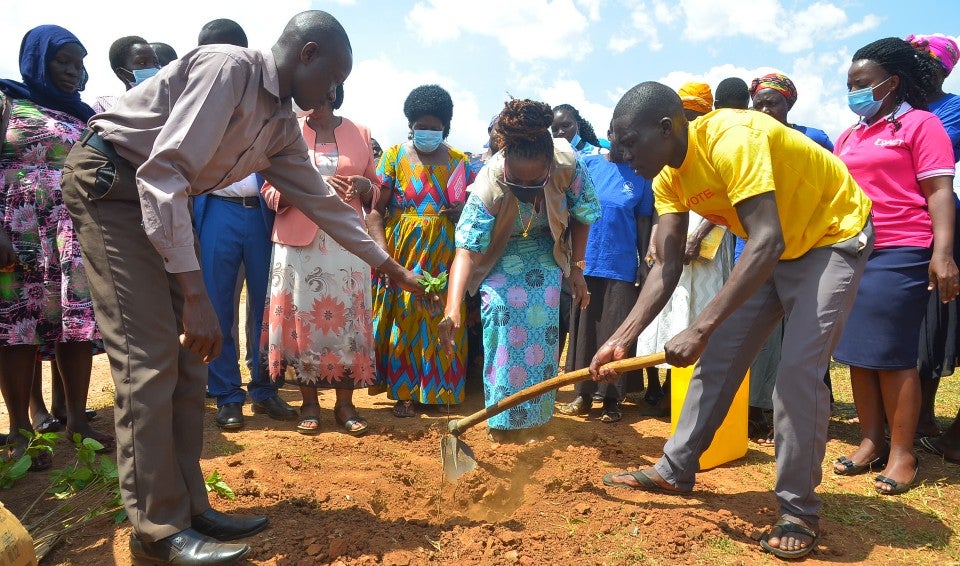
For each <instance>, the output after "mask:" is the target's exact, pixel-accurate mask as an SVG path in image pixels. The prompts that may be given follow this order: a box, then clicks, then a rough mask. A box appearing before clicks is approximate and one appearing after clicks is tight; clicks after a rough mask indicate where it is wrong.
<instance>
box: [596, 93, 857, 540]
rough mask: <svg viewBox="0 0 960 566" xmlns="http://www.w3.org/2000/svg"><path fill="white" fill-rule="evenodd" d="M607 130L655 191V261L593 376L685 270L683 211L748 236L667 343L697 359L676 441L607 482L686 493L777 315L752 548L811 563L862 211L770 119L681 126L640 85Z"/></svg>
mask: <svg viewBox="0 0 960 566" xmlns="http://www.w3.org/2000/svg"><path fill="white" fill-rule="evenodd" d="M613 133H614V136H615V138H616V140H617V142H618V144H619V145H620V146H621V147H623V148H624V149H625V150H626V151H627V152H628V153H629V154H630V165H631V166H632V167H633V169H634V170H635V171H636V172H637V173H638V174H640V175H642V176H643V177H646V178H648V179H651V178H653V179H655V180H654V184H653V187H654V194H655V195H656V206H657V212H658V213H659V214H660V220H659V228H658V229H657V233H656V245H657V251H658V256H659V259H658V262H657V263H656V264H655V265H654V266H653V268H652V270H651V272H650V274H649V275H648V276H647V279H646V283H645V284H644V287H643V289H642V291H641V293H640V297H639V299H638V300H637V303H636V305H635V306H634V308H633V310H632V311H631V312H630V315H629V316H628V317H627V319H626V321H624V323H623V325H621V327H620V328H619V329H618V330H617V332H616V333H614V335H613V337H611V339H610V340H609V341H608V342H607V343H606V344H605V345H604V346H603V347H601V348H600V350H599V351H598V352H597V354H596V356H595V357H594V359H593V363H592V364H591V369H592V370H593V372H594V378H595V379H610V378H611V377H613V376H611V375H610V372H601V371H599V367H600V366H601V365H602V364H604V363H606V362H609V361H612V360H614V359H619V358H623V357H624V356H626V354H627V352H626V351H625V348H624V346H625V345H627V344H630V343H631V342H632V340H634V339H636V337H637V335H638V334H639V332H640V331H641V330H642V329H643V328H645V327H646V326H647V325H648V324H649V323H650V321H651V320H653V319H654V317H656V316H657V313H659V312H660V310H661V309H662V308H663V306H664V304H665V303H666V302H667V299H668V298H669V297H670V294H671V293H672V292H673V289H674V288H675V287H676V284H677V280H678V278H679V276H680V271H681V268H682V267H683V252H684V242H685V239H686V234H687V212H688V211H690V210H692V211H694V212H696V213H698V214H700V215H701V216H703V217H704V218H707V219H708V220H710V221H711V222H714V223H716V224H720V225H723V226H726V227H728V228H729V229H730V230H731V231H732V232H733V233H735V234H737V235H738V236H741V237H743V238H746V239H747V244H746V246H745V247H744V249H743V253H742V255H741V256H740V260H739V261H738V262H737V264H736V266H735V267H734V269H733V272H732V273H731V274H730V278H729V279H728V281H727V282H726V284H724V286H723V288H722V289H721V290H720V292H719V293H718V294H717V296H716V297H715V298H714V299H713V301H711V302H710V303H709V304H708V305H707V307H706V308H705V309H704V310H703V311H702V312H701V313H700V315H699V316H698V317H697V318H696V319H695V320H694V322H693V323H692V324H691V325H690V328H688V329H686V330H684V331H683V332H681V333H679V334H678V335H677V336H675V337H674V338H673V339H671V340H670V341H669V342H667V344H666V346H665V350H666V354H667V361H668V362H669V363H670V364H671V365H673V366H678V367H682V366H688V365H690V364H693V363H695V362H696V361H697V360H698V359H699V360H700V362H699V364H697V368H696V370H695V371H694V374H693V379H692V381H691V383H690V386H689V389H688V393H687V397H686V400H685V401H684V406H683V410H682V411H681V415H680V420H679V422H678V424H677V430H676V432H675V433H674V435H673V436H672V437H671V438H670V439H669V440H668V441H667V443H666V445H665V446H664V449H663V451H664V455H663V457H662V458H661V459H660V461H659V462H657V464H656V465H655V466H654V467H652V468H648V469H644V470H636V471H632V472H630V471H628V472H616V473H612V474H607V475H606V476H604V483H605V484H607V485H610V486H622V487H628V488H633V489H641V490H647V491H657V492H662V493H688V492H689V491H690V490H692V488H693V484H694V480H695V476H696V473H697V471H699V459H700V455H701V454H702V453H703V452H704V450H706V448H707V447H708V446H709V445H710V441H711V440H712V438H713V435H714V433H715V432H716V429H717V427H718V426H719V425H720V423H721V422H722V420H723V418H724V416H725V415H726V414H727V410H728V409H729V407H730V403H731V402H732V400H733V396H734V394H735V393H736V391H737V389H738V388H739V386H740V383H741V382H742V380H743V376H744V375H745V374H746V372H747V369H748V368H749V367H750V363H751V362H752V361H753V359H754V358H755V357H756V355H757V353H758V351H759V350H760V348H761V346H762V345H763V343H764V342H765V340H766V338H767V336H768V335H769V334H770V332H771V331H772V330H773V329H774V327H775V326H776V325H777V324H778V323H779V322H780V320H781V319H782V318H784V317H785V316H786V317H787V323H786V327H785V333H784V340H783V353H782V356H781V360H780V366H779V367H780V368H781V370H780V371H778V375H777V383H776V388H775V390H774V399H773V402H774V429H775V431H776V446H777V454H776V458H777V485H776V489H775V491H776V495H777V499H778V501H779V503H780V515H781V517H780V520H779V521H777V523H776V524H775V525H774V527H773V528H772V529H771V531H770V532H769V533H768V534H767V535H766V536H764V537H763V539H762V540H761V541H760V544H761V546H763V548H764V549H766V550H768V551H769V552H771V553H773V554H775V555H777V556H779V557H781V558H797V557H800V556H804V555H806V554H808V553H809V552H810V551H811V550H812V549H813V548H814V546H815V545H816V542H817V537H818V535H819V524H818V523H819V517H818V514H819V511H820V507H821V501H820V498H819V497H818V496H817V494H816V493H815V490H816V487H817V485H819V483H820V480H821V469H822V463H823V458H824V454H825V452H826V443H827V423H828V421H829V417H830V396H829V391H828V389H827V386H826V385H825V384H824V383H823V379H822V377H823V373H824V371H826V369H827V366H828V364H829V362H830V355H831V354H832V352H833V349H834V347H835V346H836V343H837V340H838V339H839V337H840V335H841V333H842V330H843V325H844V322H845V321H846V316H847V313H848V311H849V309H850V306H851V305H852V303H853V300H854V297H855V296H856V291H857V287H858V285H859V283H860V276H861V274H862V273H863V270H864V267H865V266H866V262H867V257H868V256H869V255H870V252H871V251H872V249H873V227H872V224H871V222H870V207H871V203H870V200H869V199H868V198H867V196H866V195H865V194H864V193H863V191H862V190H861V189H860V187H858V186H857V184H856V183H855V182H854V181H853V179H852V178H851V177H850V174H849V173H848V172H847V169H846V167H845V166H844V165H843V163H841V162H840V161H839V160H838V159H837V158H836V157H834V156H833V155H830V154H829V153H827V152H825V151H823V149H821V148H820V147H819V146H817V145H816V144H815V143H814V142H812V141H810V140H809V139H807V137H806V136H804V135H803V134H801V133H799V132H796V131H794V130H791V129H789V128H786V127H784V126H783V125H781V124H780V123H779V122H777V121H776V120H774V119H772V118H770V117H769V116H766V115H764V114H761V113H760V112H752V111H745V110H733V109H721V110H716V111H714V112H711V113H709V114H707V115H705V116H702V117H700V118H698V119H697V120H696V121H694V122H692V123H688V122H687V120H686V118H685V117H684V115H683V109H682V106H681V102H680V98H679V96H677V94H676V93H675V92H673V90H671V89H670V88H669V87H667V86H665V85H662V84H659V83H655V82H646V83H642V84H639V85H637V86H636V87H634V88H633V89H631V90H630V91H629V92H627V93H626V94H625V95H624V96H623V98H622V99H621V100H620V102H619V103H618V104H617V107H616V109H615V110H614V116H613Z"/></svg>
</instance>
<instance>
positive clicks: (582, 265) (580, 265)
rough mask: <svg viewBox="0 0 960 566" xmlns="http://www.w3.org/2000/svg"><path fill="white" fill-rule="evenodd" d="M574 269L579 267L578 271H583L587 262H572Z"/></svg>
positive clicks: (582, 260)
mask: <svg viewBox="0 0 960 566" xmlns="http://www.w3.org/2000/svg"><path fill="white" fill-rule="evenodd" d="M573 266H574V267H579V268H580V271H583V270H584V269H586V268H587V260H584V259H581V260H580V261H575V262H573Z"/></svg>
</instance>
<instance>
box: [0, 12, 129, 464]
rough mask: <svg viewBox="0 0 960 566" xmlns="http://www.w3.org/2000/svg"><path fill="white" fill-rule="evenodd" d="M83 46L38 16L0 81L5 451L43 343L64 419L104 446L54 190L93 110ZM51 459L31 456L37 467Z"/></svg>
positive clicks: (93, 329) (86, 304) (89, 315)
mask: <svg viewBox="0 0 960 566" xmlns="http://www.w3.org/2000/svg"><path fill="white" fill-rule="evenodd" d="M85 56H86V50H85V49H84V48H83V46H82V45H81V44H80V41H79V40H78V39H77V38H76V36H74V35H73V34H72V33H70V32H69V31H67V30H65V29H63V28H61V27H59V26H50V25H47V26H40V27H37V28H34V29H32V30H30V31H29V32H28V33H27V34H26V36H25V37H24V40H23V44H22V46H21V50H20V71H21V74H22V75H23V82H22V83H21V82H18V81H12V80H2V81H0V99H2V102H3V104H4V107H5V108H6V109H7V110H8V111H9V116H10V118H9V123H8V125H7V131H6V135H5V137H4V140H3V150H2V153H0V175H2V178H3V191H2V193H0V269H2V272H0V384H2V386H3V387H2V390H3V398H4V402H5V403H6V405H7V408H8V410H9V411H10V431H11V433H12V434H11V436H10V439H9V440H10V442H11V443H12V444H13V445H14V447H13V449H12V451H11V455H12V456H14V457H17V456H19V454H21V453H22V452H23V449H24V447H25V443H26V438H24V437H22V436H21V435H19V434H17V432H18V431H19V430H27V431H31V430H33V429H32V426H31V424H30V420H29V416H28V397H29V393H30V387H31V383H32V381H33V375H34V365H35V359H36V356H37V352H38V350H39V348H40V346H44V345H47V346H53V348H54V350H55V352H56V359H57V363H58V365H59V366H60V370H61V371H60V373H61V375H62V376H63V379H64V386H65V394H66V400H67V423H66V425H67V429H68V431H69V432H71V433H73V432H76V433H80V434H81V436H84V437H91V438H94V439H96V440H98V441H100V442H101V443H103V444H104V445H105V446H106V447H108V448H110V447H112V446H113V438H112V437H110V436H108V435H105V434H101V433H98V432H96V431H94V430H93V429H92V428H91V427H90V425H89V424H88V423H87V417H86V414H85V411H84V407H85V405H86V399H87V388H88V387H89V383H90V369H91V358H92V353H93V341H94V340H95V339H98V338H99V334H98V333H97V326H96V323H95V322H94V316H93V303H92V302H91V299H90V293H89V290H88V288H87V279H86V276H85V274H84V271H83V265H82V260H81V258H80V247H79V245H78V243H77V239H76V235H75V233H74V231H73V224H72V222H71V220H70V215H69V214H68V213H67V209H66V207H65V206H64V204H63V200H62V198H61V194H60V170H61V168H62V167H63V162H64V159H65V158H66V156H67V153H68V152H69V151H70V148H71V147H72V146H73V144H74V143H75V142H76V141H77V140H78V139H79V138H80V134H81V132H82V131H83V128H84V124H85V122H86V120H87V119H88V118H90V116H92V115H93V110H92V109H91V108H90V107H89V106H87V105H86V104H84V103H83V102H82V101H81V100H80V95H79V94H78V92H79V91H80V90H81V89H82V88H83V84H84V82H85V81H86V71H85V69H84V67H83V58H84V57H85ZM51 463H52V462H51V461H50V459H49V455H48V454H43V455H41V456H37V457H34V462H33V467H34V469H44V468H46V467H49V466H50V464H51Z"/></svg>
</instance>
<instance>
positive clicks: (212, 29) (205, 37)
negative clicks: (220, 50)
mask: <svg viewBox="0 0 960 566" xmlns="http://www.w3.org/2000/svg"><path fill="white" fill-rule="evenodd" d="M214 44H227V45H236V46H237V47H247V34H246V33H244V31H243V28H242V27H240V24H238V23H237V22H235V21H233V20H228V19H227V18H219V19H216V20H213V21H210V22H207V23H205V24H203V27H202V28H200V34H199V35H198V36H197V45H214Z"/></svg>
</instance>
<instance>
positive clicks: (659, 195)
mask: <svg viewBox="0 0 960 566" xmlns="http://www.w3.org/2000/svg"><path fill="white" fill-rule="evenodd" d="M676 181H677V175H676V174H675V172H674V171H673V170H671V169H669V168H667V167H664V168H663V170H662V171H660V174H659V175H657V176H656V177H654V179H653V197H654V206H655V207H656V209H657V214H658V215H660V216H663V215H664V214H671V213H680V212H689V210H690V207H688V206H686V205H685V204H683V201H681V200H680V197H679V193H680V188H679V187H677V186H675V183H676Z"/></svg>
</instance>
